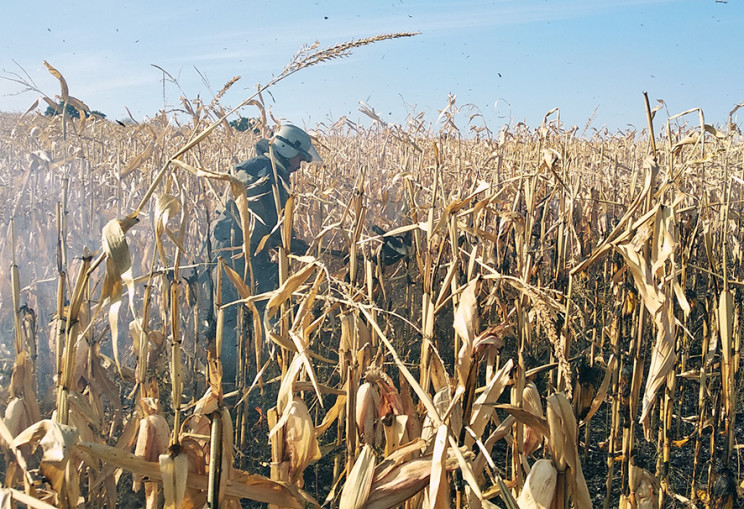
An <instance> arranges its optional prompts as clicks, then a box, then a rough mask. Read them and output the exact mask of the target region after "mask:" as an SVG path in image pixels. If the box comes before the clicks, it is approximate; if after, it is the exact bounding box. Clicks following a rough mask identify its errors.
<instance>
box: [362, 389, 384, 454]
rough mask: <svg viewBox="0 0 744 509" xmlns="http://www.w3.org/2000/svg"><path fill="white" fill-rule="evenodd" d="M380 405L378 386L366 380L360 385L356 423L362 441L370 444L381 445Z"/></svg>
mask: <svg viewBox="0 0 744 509" xmlns="http://www.w3.org/2000/svg"><path fill="white" fill-rule="evenodd" d="M379 407H380V395H379V394H378V392H377V388H376V387H375V386H374V385H373V384H371V383H369V382H364V383H363V384H362V385H360V386H359V389H358V390H357V396H356V425H357V430H358V431H359V435H360V436H361V438H362V442H363V443H365V444H370V445H379V440H378V438H381V437H379V436H378V433H377V431H378V430H379V426H376V424H377V422H378V417H379V416H378V414H377V409H378V408H379Z"/></svg>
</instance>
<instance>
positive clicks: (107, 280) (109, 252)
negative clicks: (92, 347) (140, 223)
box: [101, 217, 137, 376]
mask: <svg viewBox="0 0 744 509" xmlns="http://www.w3.org/2000/svg"><path fill="white" fill-rule="evenodd" d="M136 223H137V219H136V218H135V217H128V218H125V219H122V220H119V219H112V220H111V221H109V222H108V223H106V226H104V227H103V235H102V236H103V250H104V252H105V253H106V275H105V276H104V280H103V289H102V290H101V302H103V301H104V300H105V299H108V300H109V315H108V317H109V326H110V327H111V338H112V345H113V350H114V361H116V366H117V368H118V369H119V373H120V374H122V376H123V373H122V369H121V363H120V361H119V343H120V340H119V307H120V306H121V294H122V291H123V288H124V287H123V284H122V280H123V281H124V283H125V284H126V285H127V289H128V296H129V308H130V310H131V311H132V315H133V316H134V318H135V320H136V318H137V313H136V312H135V310H134V305H133V299H134V280H133V278H132V258H131V256H130V254H129V246H128V245H127V241H126V237H125V234H126V232H127V231H128V230H129V229H130V228H131V227H132V226H133V225H134V224H136Z"/></svg>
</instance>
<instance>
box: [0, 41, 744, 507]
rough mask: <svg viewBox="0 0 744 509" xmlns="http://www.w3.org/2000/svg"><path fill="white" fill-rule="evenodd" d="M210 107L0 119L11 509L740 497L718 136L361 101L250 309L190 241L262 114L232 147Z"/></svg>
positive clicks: (723, 143)
mask: <svg viewBox="0 0 744 509" xmlns="http://www.w3.org/2000/svg"><path fill="white" fill-rule="evenodd" d="M307 57H308V54H305V55H304V56H303V58H307ZM319 61H322V58H321V59H320V60H319ZM312 63H315V62H310V63H309V64H308V60H307V59H306V60H304V63H303V61H301V62H300V63H299V64H298V65H297V66H296V67H294V68H293V67H292V66H289V67H288V69H289V71H288V74H291V73H292V72H295V71H296V70H298V69H300V68H302V67H303V66H304V65H311V64H312ZM49 69H50V72H52V73H53V74H55V73H56V74H55V76H57V77H58V78H59V80H60V84H61V88H62V96H61V98H62V100H63V101H64V102H65V103H66V104H71V105H73V106H74V107H75V108H78V109H80V111H81V112H83V111H85V110H86V109H87V108H86V107H85V105H84V103H83V102H82V101H80V100H79V99H76V98H74V97H73V96H71V95H69V91H68V90H67V86H66V83H65V81H64V78H63V77H62V75H61V74H60V73H59V71H57V70H56V69H54V68H53V67H51V66H49ZM288 74H287V75H288ZM229 86H231V83H230V84H228V85H227V87H229ZM219 97H220V95H219V94H218V97H216V98H215V100H214V101H212V102H211V103H210V104H206V103H203V102H198V101H189V100H187V99H182V104H181V108H180V113H179V115H178V117H176V118H177V120H174V117H172V116H167V115H166V114H165V113H162V114H161V115H159V116H157V117H155V118H153V119H151V120H149V121H146V122H141V123H136V122H131V123H128V124H126V123H115V122H110V121H106V120H102V119H100V118H96V117H94V116H90V117H87V118H86V116H85V115H80V118H71V117H70V116H68V115H67V114H65V113H62V114H59V115H56V116H41V115H38V114H36V113H27V114H25V115H11V114H3V115H2V116H0V197H1V199H0V210H2V215H1V216H0V218H1V224H0V226H1V227H2V234H3V235H2V243H1V244H0V252H1V259H2V265H1V266H0V331H1V336H0V338H1V340H2V341H1V343H2V344H0V348H1V349H2V352H1V353H0V376H1V377H2V381H1V383H0V385H1V387H0V390H1V392H0V409H2V415H3V418H2V419H0V445H1V446H2V458H3V459H2V463H1V464H2V465H3V468H2V471H3V473H4V476H3V477H4V482H3V488H1V489H0V499H1V500H2V501H3V502H2V503H3V507H14V505H13V504H14V503H20V504H25V505H26V506H27V507H34V508H37V507H39V508H40V507H65V508H66V507H83V506H84V507H117V506H121V507H141V506H146V507H148V508H149V507H153V508H155V507H168V508H175V507H178V508H191V507H199V508H201V507H205V506H206V507H228V508H229V507H241V505H242V506H245V507H252V506H264V505H266V504H268V506H269V507H276V508H278V507H293V508H303V507H320V506H327V507H340V508H344V509H345V508H388V507H405V508H419V507H427V508H445V507H456V508H458V509H459V508H463V507H473V508H477V507H506V508H517V507H519V508H523V509H524V508H563V507H569V506H573V507H576V508H581V509H583V508H591V507H605V508H607V507H624V508H625V507H639V508H652V507H701V508H702V507H716V508H717V507H721V508H722V507H732V505H726V504H736V500H737V490H738V489H739V482H740V480H741V479H742V475H743V474H742V472H741V454H740V451H741V447H740V445H739V440H742V439H744V435H743V434H742V433H741V431H740V429H741V426H740V425H738V422H737V415H738V414H739V413H740V412H741V406H742V405H741V404H740V396H739V393H740V388H741V377H740V376H739V370H740V367H741V360H740V345H741V320H742V300H743V299H742V285H743V284H744V263H743V261H744V260H743V259H744V252H743V251H742V245H741V242H742V241H741V239H742V238H744V232H742V227H743V226H744V220H743V216H742V214H744V212H743V208H742V202H743V201H744V144H742V136H741V133H740V132H739V130H738V127H737V125H736V124H734V123H733V122H732V119H731V118H729V119H727V122H726V123H724V124H723V125H720V126H714V125H713V124H712V123H710V121H709V120H707V119H705V118H704V115H703V112H702V111H701V110H700V109H692V110H689V111H685V112H682V113H681V114H679V115H674V116H671V117H668V118H665V119H661V118H660V117H661V115H660V114H656V113H657V111H654V110H651V108H650V106H649V104H648V100H646V102H645V105H644V102H643V101H642V100H639V104H638V112H639V115H638V116H639V119H640V121H639V124H643V125H646V127H645V128H643V129H640V130H627V131H625V132H616V133H612V132H608V131H607V130H591V129H587V130H585V131H584V133H582V134H579V132H578V130H577V129H576V128H567V127H566V126H564V125H563V124H562V123H561V121H560V111H558V110H552V111H550V112H548V114H547V115H546V116H545V119H544V120H543V122H542V124H541V125H539V126H537V127H536V128H530V127H528V126H526V125H524V124H516V125H512V126H509V127H507V128H503V129H501V130H500V131H499V132H492V131H490V130H489V129H488V128H487V126H486V125H485V124H484V123H483V122H481V119H480V117H479V116H478V115H472V116H471V115H469V114H468V112H467V110H466V109H465V108H458V107H457V105H456V103H455V101H454V98H451V100H450V104H449V105H448V107H447V108H446V109H445V110H443V112H442V120H443V122H442V124H441V125H442V127H441V129H439V130H437V131H433V130H432V129H431V127H430V126H427V124H425V123H424V121H423V119H422V116H416V115H412V116H410V117H409V119H408V122H407V123H406V125H404V126H400V125H392V124H387V123H385V122H384V121H383V120H382V119H380V118H379V117H378V116H377V115H376V113H375V112H374V110H373V109H371V108H369V107H364V108H363V112H364V113H365V114H366V115H367V117H369V120H370V125H369V127H365V126H363V125H360V124H358V123H355V122H352V121H350V120H349V119H346V118H341V119H339V120H338V121H337V122H336V123H334V124H328V125H318V126H316V128H315V129H314V130H313V131H312V132H313V136H314V139H315V144H316V147H318V150H319V152H320V153H321V155H322V157H323V160H324V163H323V164H322V165H313V166H307V167H304V168H303V169H302V170H301V171H299V172H297V173H296V174H295V175H294V177H293V179H294V180H293V183H292V194H291V196H290V199H289V201H288V203H287V207H286V208H285V210H284V212H283V218H282V222H281V224H280V228H281V229H282V232H283V235H284V237H283V238H284V239H285V246H284V247H282V248H279V249H278V250H277V251H278V252H276V253H274V256H275V257H276V259H277V260H278V263H279V267H280V286H279V288H278V289H277V290H276V291H273V292H270V293H266V294H255V293H254V290H253V286H252V284H251V280H252V274H251V267H250V264H246V271H247V272H246V274H238V273H236V272H235V271H233V270H232V269H231V268H230V265H229V263H227V262H228V260H226V258H225V256H227V257H228V258H229V256H230V254H228V255H219V254H218V255H215V254H214V253H211V252H210V251H211V248H210V245H209V242H207V239H208V238H209V233H210V231H209V229H210V223H211V220H212V219H214V217H215V215H216V213H217V211H219V210H221V208H223V207H224V205H225V202H226V200H228V199H233V200H235V203H236V204H237V207H238V210H239V213H240V221H241V224H242V226H243V228H244V230H245V231H248V230H249V229H250V228H252V224H253V223H252V221H254V219H252V218H251V214H250V211H249V204H248V203H247V202H246V200H245V186H243V184H242V183H241V182H240V181H239V180H237V179H236V178H235V177H234V175H232V174H231V173H230V169H231V168H232V167H233V166H234V165H235V164H236V163H238V162H240V161H242V160H244V159H247V158H250V157H252V156H253V155H254V145H255V143H256V142H257V141H258V140H259V139H261V138H268V137H269V135H270V129H271V127H272V126H273V125H274V122H273V121H272V120H271V118H270V114H268V113H267V111H266V110H265V108H264V104H263V99H262V97H261V94H257V95H256V96H253V97H252V98H251V99H250V100H247V101H246V102H245V103H244V104H242V105H241V107H243V108H250V109H251V111H252V113H251V114H252V115H255V117H256V118H257V119H258V120H257V123H256V126H257V129H256V131H255V132H254V131H242V132H239V131H236V130H235V129H233V128H231V127H230V126H229V125H228V123H227V120H226V119H227V117H228V115H230V114H231V113H232V112H233V111H235V110H232V111H228V110H227V109H226V108H223V107H222V106H221V105H220V102H219ZM639 99H642V98H639ZM236 109H237V108H236ZM243 111H245V110H243ZM735 111H736V109H734V111H732V115H733V114H734V113H735ZM655 114H656V115H655ZM458 126H460V127H458ZM463 126H464V127H463ZM293 228H294V229H295V231H297V232H298V234H299V236H300V237H302V238H303V239H304V240H305V241H307V242H308V243H309V244H310V249H309V250H308V252H307V253H305V254H304V255H303V256H295V255H289V254H288V252H289V251H288V249H287V247H288V246H287V245H286V242H287V239H290V238H291V231H292V229H293ZM245 238H246V239H247V238H248V235H245ZM248 249H249V248H248V246H247V244H246V245H245V246H243V248H242V249H241V250H239V251H237V252H235V253H234V254H232V256H234V257H240V256H243V257H245V259H246V260H249V259H250V253H248ZM391 249H393V251H394V256H391V255H390V253H391V251H390V250H391ZM224 285H232V286H233V287H235V289H236V291H237V294H238V295H239V296H240V299H239V300H238V301H235V302H220V299H219V298H215V297H213V296H214V295H221V293H220V291H219V289H220V288H221V287H222V286H224ZM229 308H237V309H239V317H240V319H239V320H238V325H237V327H238V337H239V338H240V341H239V344H238V353H239V355H238V356H237V358H238V362H237V370H236V373H237V375H236V379H235V380H223V377H222V371H223V370H222V359H221V351H222V348H221V342H222V335H223V332H224V331H223V325H224V321H223V315H224V312H225V311H226V310H227V309H229ZM211 311H214V316H213V317H212V316H211V314H210V312H211ZM210 318H214V320H213V324H212V326H210V325H209V323H208V322H209V319H210ZM225 388H229V389H230V390H227V389H225ZM6 504H7V505H6ZM734 506H735V505H734Z"/></svg>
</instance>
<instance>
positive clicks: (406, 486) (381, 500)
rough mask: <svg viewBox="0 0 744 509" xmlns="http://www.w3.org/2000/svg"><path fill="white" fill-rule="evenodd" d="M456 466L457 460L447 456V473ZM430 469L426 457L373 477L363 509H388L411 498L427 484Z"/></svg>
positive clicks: (429, 459)
mask: <svg viewBox="0 0 744 509" xmlns="http://www.w3.org/2000/svg"><path fill="white" fill-rule="evenodd" d="M382 464H384V463H381V465H382ZM457 465H458V462H457V459H456V458H454V457H452V456H450V455H449V454H448V456H447V461H446V463H445V466H446V469H447V471H448V472H450V471H452V470H455V469H456V468H457ZM431 468H432V456H431V455H428V456H424V457H421V458H418V459H414V460H409V461H406V462H403V463H402V464H400V465H398V466H396V467H395V468H392V469H389V468H388V469H384V470H382V471H381V472H380V474H382V475H379V474H378V475H375V478H374V480H373V481H372V488H371V490H370V495H369V498H368V499H367V504H366V505H365V506H364V507H365V509H388V508H390V507H395V506H396V505H399V504H401V503H402V502H403V501H405V500H408V499H409V498H411V497H413V496H414V495H415V494H416V493H418V492H419V491H421V490H422V489H424V488H425V487H426V486H427V484H428V483H429V476H430V474H431Z"/></svg>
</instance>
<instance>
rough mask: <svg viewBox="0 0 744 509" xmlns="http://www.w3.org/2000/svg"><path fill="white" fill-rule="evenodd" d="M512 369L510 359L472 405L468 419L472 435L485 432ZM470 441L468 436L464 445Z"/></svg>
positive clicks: (512, 364)
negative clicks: (494, 405)
mask: <svg viewBox="0 0 744 509" xmlns="http://www.w3.org/2000/svg"><path fill="white" fill-rule="evenodd" d="M513 367H514V361H513V360H512V359H509V360H508V361H506V362H505V363H504V365H503V366H502V367H501V369H499V370H498V371H497V372H496V374H495V375H494V376H493V378H492V379H491V381H490V382H489V383H488V385H487V386H486V390H484V391H483V392H482V393H481V394H480V395H479V396H478V397H477V398H476V400H475V402H474V403H473V412H472V414H471V417H470V429H472V430H473V433H474V434H475V435H476V436H481V435H482V434H483V432H484V431H485V429H486V425H487V424H488V421H489V420H490V419H491V416H492V415H493V412H494V407H493V404H495V403H496V401H498V399H499V398H500V397H501V393H502V392H504V388H506V385H507V383H508V382H509V377H510V375H511V371H512V369H513ZM472 440H473V439H472V437H470V436H468V437H467V438H466V442H465V443H466V444H470V445H472V443H473V442H472Z"/></svg>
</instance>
